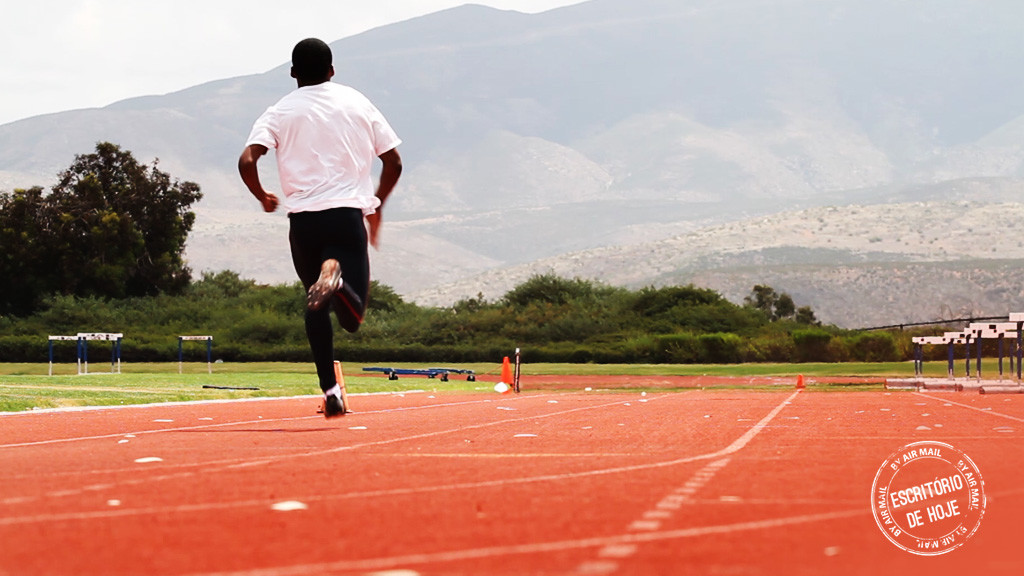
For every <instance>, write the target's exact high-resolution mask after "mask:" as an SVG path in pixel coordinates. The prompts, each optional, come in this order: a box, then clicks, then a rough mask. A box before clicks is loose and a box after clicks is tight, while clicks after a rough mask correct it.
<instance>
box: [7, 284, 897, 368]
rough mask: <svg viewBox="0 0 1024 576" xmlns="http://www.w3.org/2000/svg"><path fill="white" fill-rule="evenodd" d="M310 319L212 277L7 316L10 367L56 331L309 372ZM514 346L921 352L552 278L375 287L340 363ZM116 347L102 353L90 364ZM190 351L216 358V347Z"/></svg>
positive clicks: (580, 351) (703, 354)
mask: <svg viewBox="0 0 1024 576" xmlns="http://www.w3.org/2000/svg"><path fill="white" fill-rule="evenodd" d="M530 294H532V295H534V296H536V297H537V299H536V300H532V299H530V298H528V297H527V295H530ZM304 310H305V295H304V293H303V290H302V287H301V285H300V284H299V283H298V282H294V283H292V284H288V285H278V286H266V285H260V284H257V283H255V282H254V281H252V280H247V279H243V278H240V277H239V276H238V274H236V273H234V272H230V271H224V272H219V273H216V274H211V273H206V274H203V276H202V278H201V279H200V280H198V281H195V282H193V283H192V284H191V285H189V286H188V288H187V290H185V291H184V292H183V293H182V294H180V295H170V294H166V293H164V294H157V295H153V296H136V297H130V298H123V299H107V298H99V297H95V296H54V297H52V298H49V299H47V300H46V302H45V306H44V307H43V308H42V309H41V310H39V311H38V312H37V313H35V314H33V315H31V316H28V317H23V318H15V317H0V361H45V359H46V336H47V335H50V334H75V333H77V332H123V333H124V334H125V338H124V341H123V343H122V350H123V352H122V354H123V357H124V358H125V359H126V361H132V362H142V361H164V362H171V361H175V360H176V359H177V338H178V336H182V335H211V336H213V338H214V355H215V357H216V358H219V359H224V360H228V361H257V360H277V361H296V362H308V361H310V353H309V349H308V344H307V342H306V336H305V331H304V324H303V314H304ZM516 347H521V348H523V349H524V351H525V352H524V353H525V354H527V355H528V358H529V361H530V362H603V363H612V362H614V363H737V362H794V361H800V362H804V361H841V360H846V359H853V360H864V361H882V360H893V359H899V358H905V357H906V353H909V350H910V348H909V347H906V346H904V345H903V338H896V337H894V336H892V335H891V334H887V333H879V334H874V333H869V334H864V335H860V334H856V333H853V334H846V333H843V332H842V331H840V330H838V329H835V328H828V327H821V326H811V327H809V326H807V324H801V323H799V322H798V321H797V320H787V319H778V320H776V321H770V320H769V319H768V318H767V317H765V315H764V314H763V313H762V312H761V311H759V310H757V309H755V308H754V307H751V306H738V305H736V304H733V303H731V302H729V301H727V300H725V299H724V298H723V297H722V296H721V295H719V294H717V293H716V292H714V291H711V290H706V289H702V288H696V287H694V286H667V287H661V288H653V287H648V288H643V289H641V290H639V291H629V290H626V289H624V288H613V287H609V286H604V285H602V284H599V283H595V282H592V281H586V280H579V279H575V280H563V279H559V278H556V277H553V276H549V275H548V276H538V277H534V278H532V279H530V280H528V281H527V282H525V283H524V284H523V285H521V286H519V287H517V288H515V289H513V290H512V291H510V292H509V293H508V294H507V295H506V296H505V297H504V298H502V299H501V300H499V301H497V302H488V301H486V300H485V299H484V298H483V297H482V296H478V297H477V298H471V299H467V300H463V301H460V302H458V303H456V304H455V305H454V306H452V307H451V308H424V307H421V306H417V305H415V304H412V303H408V302H404V301H403V300H402V298H401V297H399V296H398V294H396V293H395V292H394V290H392V289H391V288H390V287H388V286H385V285H381V284H378V283H374V284H373V286H372V288H371V297H370V310H369V312H368V314H367V319H366V322H365V323H364V324H363V327H362V328H361V329H360V330H359V332H357V333H356V334H345V333H343V332H341V331H340V330H338V331H337V336H336V338H335V348H336V350H337V354H338V357H339V358H340V359H342V360H345V361H352V362H379V361H386V362H395V363H398V362H430V363H447V362H481V361H487V362H489V361H495V359H500V358H501V357H503V356H507V355H509V354H510V353H511V352H512V350H514V349H515V348H516ZM58 348H59V349H56V353H57V356H58V361H61V362H69V361H73V358H74V348H73V346H64V347H58ZM90 350H92V348H90ZM107 350H109V348H105V347H102V346H100V345H97V347H96V351H95V352H92V351H91V352H90V355H91V356H93V355H95V357H96V358H103V357H104V355H105V354H109V352H107ZM184 354H185V358H186V360H189V361H204V360H205V346H200V345H190V346H185V348H184Z"/></svg>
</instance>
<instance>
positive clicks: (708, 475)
mask: <svg viewBox="0 0 1024 576" xmlns="http://www.w3.org/2000/svg"><path fill="white" fill-rule="evenodd" d="M799 393H800V391H799V390H797V391H796V392H794V393H793V394H792V395H790V397H789V398H787V399H786V400H785V401H783V402H782V403H781V404H779V405H778V406H776V407H775V409H773V410H772V411H771V412H769V413H768V415H767V416H765V417H764V418H762V419H761V421H760V422H758V423H757V424H756V425H754V426H753V427H752V428H751V429H750V430H747V431H746V432H745V433H744V434H743V435H742V436H740V437H739V438H738V439H737V440H736V441H735V442H733V443H732V444H730V445H729V447H728V448H727V450H728V449H732V451H733V452H737V451H739V450H740V449H742V448H743V447H744V446H746V445H747V444H748V443H749V442H750V441H751V440H753V439H754V437H755V436H757V434H758V433H759V432H761V430H764V428H765V427H766V426H767V425H768V424H769V423H770V422H771V421H772V419H774V418H775V417H776V416H778V414H779V412H781V411H782V409H783V408H784V407H786V406H788V405H790V404H791V403H792V400H793V399H794V398H796V396H797V394H799ZM729 461H730V457H728V456H727V457H725V458H721V459H718V460H714V461H712V462H709V463H708V464H707V465H705V466H704V467H703V468H701V469H700V470H697V471H696V472H695V473H694V474H693V476H692V477H691V478H690V479H689V480H687V481H686V483H685V484H683V486H682V487H680V488H678V489H676V490H675V491H674V492H673V493H672V494H669V495H668V496H666V497H665V498H663V499H662V500H661V501H660V502H658V503H657V504H656V505H655V508H654V509H653V510H648V511H646V512H644V513H643V518H642V519H640V520H634V521H633V523H632V524H630V525H629V526H628V527H626V531H627V532H645V531H647V532H654V531H657V530H659V529H660V528H661V524H662V520H669V519H671V518H672V517H673V516H674V515H675V511H677V510H679V509H680V508H682V507H683V505H684V504H688V503H691V502H692V501H693V498H692V496H693V495H694V494H696V493H697V492H698V491H699V490H701V489H702V488H704V487H705V486H707V484H708V483H709V482H711V480H713V479H714V477H715V475H716V474H718V472H719V471H721V470H722V469H723V468H725V467H726V466H727V465H728V464H729ZM606 549H607V547H605V548H602V549H601V550H599V551H598V558H606V556H605V555H604V554H605V552H606ZM636 550H637V547H636V546H635V545H634V546H633V549H632V551H631V552H630V553H629V554H620V555H618V556H616V558H618V559H620V560H626V559H628V558H629V557H630V556H632V554H633V553H635V552H636ZM596 563H597V564H600V565H601V567H602V569H603V571H604V572H603V573H605V574H611V573H613V572H617V571H618V569H619V564H618V563H617V562H611V561H608V560H598V561H596ZM594 564H595V561H592V560H591V561H586V562H583V563H582V564H580V565H579V566H578V567H577V568H576V574H591V573H592V568H593V566H594Z"/></svg>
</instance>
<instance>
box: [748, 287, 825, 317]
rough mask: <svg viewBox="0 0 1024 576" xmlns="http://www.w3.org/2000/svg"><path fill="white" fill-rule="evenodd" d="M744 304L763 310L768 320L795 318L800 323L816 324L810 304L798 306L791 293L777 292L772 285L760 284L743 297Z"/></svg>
mask: <svg viewBox="0 0 1024 576" xmlns="http://www.w3.org/2000/svg"><path fill="white" fill-rule="evenodd" d="M743 305H744V306H746V307H747V308H753V309H755V310H759V311H761V312H762V313H763V314H764V315H765V317H766V318H768V320H770V321H772V322H775V321H777V320H789V319H792V320H795V321H796V322H797V323H800V324H814V323H815V319H814V311H813V310H811V308H810V306H803V307H801V308H799V309H798V308H797V307H796V303H795V302H794V301H793V297H792V296H790V295H789V294H787V293H785V292H782V293H779V292H776V291H775V289H774V288H772V287H771V286H764V285H761V284H758V285H756V286H754V289H753V290H751V291H750V295H749V296H746V297H745V298H743Z"/></svg>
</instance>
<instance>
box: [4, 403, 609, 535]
mask: <svg viewBox="0 0 1024 576" xmlns="http://www.w3.org/2000/svg"><path fill="white" fill-rule="evenodd" d="M534 398H536V396H534ZM622 402H623V401H616V402H607V403H604V404H596V405H591V406H582V407H579V408H572V409H569V410H561V411H558V412H551V413H548V414H540V415H533V416H523V417H519V418H509V419H504V420H497V421H493V422H485V423H481V424H473V425H468V426H460V427H458V428H449V429H446V430H438V431H434V432H424V433H421V434H413V435H410V436H402V437H398V438H389V439H386V440H376V441H368V442H361V443H357V444H349V445H346V446H339V447H336V448H327V449H323V450H315V451H311V452H299V453H295V454H281V455H277V456H268V457H262V458H256V459H237V458H236V459H225V460H217V461H208V462H198V463H196V462H193V463H188V464H181V465H175V466H164V467H163V469H167V468H178V469H188V468H193V469H195V468H200V470H195V471H182V472H172V473H167V474H164V475H161V476H156V477H149V478H134V479H128V480H123V481H119V482H117V485H118V486H127V485H135V484H148V483H152V482H157V481H161V480H170V479H179V478H182V477H188V476H193V475H196V474H200V473H202V474H209V473H218V472H223V471H225V470H235V469H238V468H240V467H249V466H262V465H265V464H272V463H276V462H281V461H285V460H291V459H296V458H310V457H316V456H323V455H325V454H336V453H340V452H349V451H352V450H358V449H361V448H370V447H376V446H386V445H389V444H396V443H401V442H408V441H411V440H422V439H424V438H432V437H435V436H443V435H446V434H457V433H460V432H464V431H466V430H475V429H481V428H488V427H492V426H499V425H502V424H510V423H515V422H522V421H526V420H531V421H535V420H539V419H543V418H551V417H555V416H563V415H565V414H571V413H574V412H582V411H587V410H596V409H599V408H607V407H609V406H615V405H620V404H622ZM470 403H476V402H470ZM460 404H464V403H453V404H449V406H454V405H460ZM258 422H268V420H260V421H258ZM236 424H237V423H236ZM225 425H226V424H225ZM225 425H211V426H201V427H199V428H212V427H216V426H225ZM185 429H186V430H188V429H192V428H185ZM154 432H158V431H154ZM139 433H140V432H136V434H139ZM120 435H121V434H118V435H117V436H120ZM104 472H109V471H104ZM78 473H79V474H80V473H81V472H78ZM484 485H486V483H485V484H484ZM86 491H87V490H86V488H79V489H68V490H61V491H59V492H51V493H48V494H45V495H44V496H40V497H35V498H32V499H37V498H41V497H68V496H74V495H77V494H81V493H83V492H86ZM24 501H25V498H21V497H9V498H5V499H2V500H0V504H11V503H22V502H24ZM0 523H2V519H0Z"/></svg>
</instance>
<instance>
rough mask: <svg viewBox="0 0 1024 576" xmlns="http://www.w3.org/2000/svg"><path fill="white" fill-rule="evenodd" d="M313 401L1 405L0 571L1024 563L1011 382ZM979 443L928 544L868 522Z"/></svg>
mask: <svg viewBox="0 0 1024 576" xmlns="http://www.w3.org/2000/svg"><path fill="white" fill-rule="evenodd" d="M351 400H352V404H353V405H354V406H353V407H354V409H355V410H356V413H354V414H350V415H348V416H345V417H344V418H340V419H336V420H331V421H326V420H324V419H323V418H322V417H321V416H318V415H315V414H314V411H315V410H316V408H317V405H318V403H319V400H318V399H316V398H313V397H306V398H291V399H276V400H258V401H235V402H231V403H197V404H177V405H172V404H166V405H152V406H144V407H131V408H112V409H93V410H75V411H46V412H33V413H19V414H6V415H0V464H2V465H0V543H2V544H0V548H2V553H0V575H3V576H10V575H22V574H76V575H81V574H104V575H106V574H150V575H153V574H161V575H162V574H168V575H213V574H217V575H222V574H232V575H234V574H249V575H274V576H277V575H300V574H302V575H304V574H375V575H393V576H399V575H403V576H413V575H415V574H424V575H427V574H682V573H687V574H689V573H695V574H825V573H828V574H840V575H843V574H871V575H872V576H878V575H880V574H909V573H918V571H924V572H922V573H926V574H929V575H936V574H963V573H965V572H966V571H970V572H969V573H971V574H986V575H987V574H1015V575H1019V574H1021V573H1024V554H1022V553H1021V551H1020V548H1019V545H1018V540H1019V536H1020V534H1021V533H1022V530H1024V526H1022V524H1021V520H1022V519H1024V467H1022V464H1024V445H1022V439H1024V396H992V395H978V394H966V393H961V394H956V393H942V394H939V393H932V394H919V393H913V392H900V393H886V392H843V393H829V392H812V391H802V392H796V391H794V390H791V389H778V388H776V389H773V390H767V391H749V390H717V391H716V390H703V391H702V390H689V391H684V392H664V393H662V392H655V393H650V394H648V395H646V396H641V395H640V394H639V393H622V392H616V393H583V392H579V393H554V392H552V393H529V394H523V395H521V396H507V395H506V396H499V395H496V394H495V395H480V394H477V395H454V394H443V393H435V394H429V393H421V394H406V395H380V396H356V397H353V398H352V399H351ZM917 440H939V441H942V442H947V443H950V444H952V445H954V446H955V447H956V448H958V449H960V450H961V451H962V452H964V453H965V454H967V455H969V456H970V457H971V458H972V459H973V460H974V462H975V463H976V464H977V465H978V468H979V469H980V471H981V472H982V474H983V478H984V481H985V491H986V494H987V496H988V502H987V506H986V514H985V516H984V518H983V519H982V523H981V527H980V529H979V530H978V531H977V533H976V534H975V535H974V536H973V537H972V538H971V539H970V540H968V542H967V543H966V544H965V545H963V546H962V547H961V548H959V549H957V550H954V551H953V552H950V553H949V554H945V555H942V556H938V557H921V556H915V555H912V554H909V553H907V552H904V551H903V550H900V549H898V548H897V547H895V546H894V545H893V544H891V543H890V542H889V541H888V540H886V539H885V537H884V536H883V535H882V533H881V531H880V530H879V528H878V527H877V525H876V524H875V521H874V517H873V515H872V512H871V505H870V500H871V498H870V497H871V494H870V493H871V485H872V481H873V480H874V477H875V474H876V473H877V471H878V468H879V466H880V465H881V463H882V462H883V460H885V458H886V457H887V456H889V455H890V454H891V453H892V452H894V451H895V450H896V449H898V448H900V447H901V446H903V445H905V444H908V443H910V442H913V441H917Z"/></svg>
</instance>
